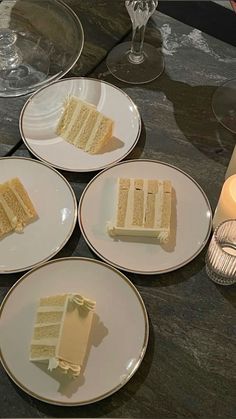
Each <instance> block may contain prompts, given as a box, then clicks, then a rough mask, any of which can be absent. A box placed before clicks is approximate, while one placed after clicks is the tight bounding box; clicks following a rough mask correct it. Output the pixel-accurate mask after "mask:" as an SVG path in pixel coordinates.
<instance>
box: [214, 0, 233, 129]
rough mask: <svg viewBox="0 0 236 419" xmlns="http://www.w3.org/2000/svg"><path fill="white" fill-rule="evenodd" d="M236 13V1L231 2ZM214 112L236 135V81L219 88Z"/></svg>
mask: <svg viewBox="0 0 236 419" xmlns="http://www.w3.org/2000/svg"><path fill="white" fill-rule="evenodd" d="M230 3H231V6H232V9H233V10H234V12H235V13H236V1H235V0H231V1H230ZM212 110H213V113H214V115H215V117H216V119H217V121H218V122H220V124H222V125H223V126H224V127H225V128H227V129H228V130H229V131H231V132H233V133H234V134H236V79H233V80H229V81H227V82H226V83H225V84H223V85H222V86H220V87H218V88H217V89H216V91H215V93H214V95H213V98H212Z"/></svg>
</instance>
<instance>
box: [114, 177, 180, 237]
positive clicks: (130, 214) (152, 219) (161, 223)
mask: <svg viewBox="0 0 236 419" xmlns="http://www.w3.org/2000/svg"><path fill="white" fill-rule="evenodd" d="M171 196H172V185H171V182H170V181H169V180H163V181H162V180H157V179H134V178H118V180H117V198H116V214H115V221H114V222H109V223H108V232H109V234H110V235H111V236H118V235H124V236H143V237H156V238H158V239H159V240H160V242H161V243H166V242H167V241H168V239H169V236H170V219H171Z"/></svg>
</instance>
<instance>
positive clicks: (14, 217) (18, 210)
mask: <svg viewBox="0 0 236 419" xmlns="http://www.w3.org/2000/svg"><path fill="white" fill-rule="evenodd" d="M36 218H37V213H36V211H35V209H34V206H33V204H32V202H31V200H30V197H29V195H28V193H27V191H26V189H25V188H24V186H23V184H22V183H21V181H20V180H19V179H18V178H13V179H11V180H9V181H7V182H5V183H2V184H0V238H2V237H3V236H5V235H6V234H8V233H11V232H13V231H17V232H20V231H22V230H23V228H24V227H25V226H26V225H27V224H29V223H31V222H32V221H34V220H35V219H36Z"/></svg>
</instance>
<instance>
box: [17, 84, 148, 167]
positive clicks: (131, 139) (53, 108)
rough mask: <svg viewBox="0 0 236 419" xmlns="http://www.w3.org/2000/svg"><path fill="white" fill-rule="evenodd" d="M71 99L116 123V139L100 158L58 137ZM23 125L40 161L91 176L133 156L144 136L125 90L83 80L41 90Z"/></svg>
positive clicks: (31, 101)
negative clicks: (59, 125) (91, 105)
mask: <svg viewBox="0 0 236 419" xmlns="http://www.w3.org/2000/svg"><path fill="white" fill-rule="evenodd" d="M68 95H74V96H77V97H79V98H80V99H82V100H84V101H86V102H88V103H91V104H93V105H95V106H96V107H97V109H98V111H100V112H102V113H103V114H105V115H106V116H108V117H110V118H111V119H113V121H114V122H115V124H114V131H113V138H112V139H111V141H110V143H109V145H107V146H106V148H104V150H103V152H101V153H100V154H95V155H91V154H89V153H86V152H85V151H83V150H80V149H78V148H76V147H74V146H73V145H71V144H69V143H68V142H66V141H64V140H63V139H62V138H61V137H58V136H57V135H56V134H55V129H56V126H57V123H58V120H59V118H60V115H61V114H62V112H63V103H64V101H65V99H66V98H67V97H68ZM19 125H20V131H21V136H22V138H23V140H24V142H25V144H26V146H27V147H28V149H29V150H30V151H31V153H33V154H34V155H35V156H36V157H38V158H39V159H40V160H43V161H45V162H47V163H49V164H50V165H52V166H54V167H57V168H59V169H63V170H68V171H72V172H88V171H94V170H100V169H103V168H105V167H108V166H110V165H112V164H114V163H116V162H118V161H120V160H121V159H123V158H124V157H125V156H127V154H129V153H130V151H131V150H132V149H133V148H134V146H135V144H136V143H137V141H138V138H139V135H140V130H141V118H140V115H139V112H138V110H137V107H136V106H135V104H134V103H133V101H132V100H131V99H130V98H129V96H127V95H126V94H125V93H124V92H123V91H122V90H120V89H118V88H117V87H115V86H112V85H111V84H109V83H106V82H104V81H101V80H95V79H88V78H83V77H81V78H71V79H63V80H59V81H57V82H55V83H52V84H51V85H50V86H47V87H45V88H43V89H41V90H38V91H37V92H36V93H35V94H34V95H33V96H31V97H30V98H29V100H28V101H27V102H26V104H25V106H24V107H23V109H22V112H21V115H20V122H19Z"/></svg>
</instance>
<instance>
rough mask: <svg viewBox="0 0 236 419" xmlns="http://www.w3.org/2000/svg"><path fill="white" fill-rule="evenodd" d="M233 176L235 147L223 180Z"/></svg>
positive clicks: (235, 162)
mask: <svg viewBox="0 0 236 419" xmlns="http://www.w3.org/2000/svg"><path fill="white" fill-rule="evenodd" d="M235 174H236V146H235V147H234V151H233V154H232V157H231V160H230V162H229V166H228V169H227V171H226V173H225V179H227V178H228V177H230V176H232V175H235Z"/></svg>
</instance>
